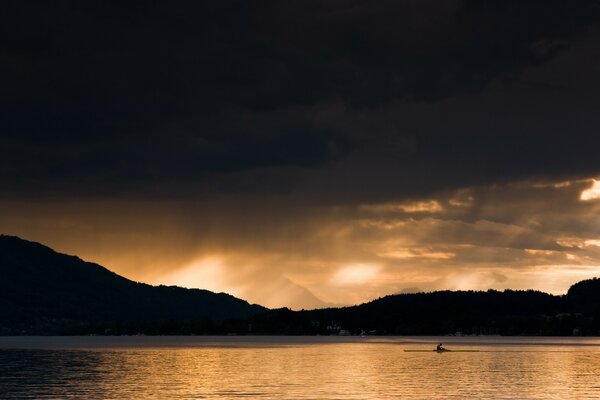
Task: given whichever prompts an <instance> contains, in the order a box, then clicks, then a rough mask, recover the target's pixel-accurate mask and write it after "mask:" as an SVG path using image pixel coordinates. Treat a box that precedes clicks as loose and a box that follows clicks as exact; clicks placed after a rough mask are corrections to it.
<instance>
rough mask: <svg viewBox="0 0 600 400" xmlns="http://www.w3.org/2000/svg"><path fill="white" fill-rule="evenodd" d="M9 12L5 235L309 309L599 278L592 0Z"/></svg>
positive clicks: (156, 279)
mask: <svg viewBox="0 0 600 400" xmlns="http://www.w3.org/2000/svg"><path fill="white" fill-rule="evenodd" d="M2 8H3V11H2V13H0V87H1V88H2V90H0V233H3V234H9V235H17V236H20V237H22V238H24V239H28V240H33V241H38V242H41V243H44V244H46V245H48V246H50V247H52V248H54V249H56V250H57V251H61V252H66V253H69V254H75V255H78V256H79V257H81V258H83V259H85V260H88V261H93V262H96V263H99V264H101V265H103V266H105V267H107V268H109V269H111V270H112V271H115V272H116V273H119V274H121V275H123V276H125V277H127V278H130V279H133V280H136V281H141V282H147V283H151V284H173V285H175V284H176V285H180V286H185V287H194V288H196V287H197V288H205V289H209V290H213V291H217V292H221V291H223V292H227V293H231V294H233V295H235V296H238V297H241V298H244V299H246V300H248V301H250V302H253V303H260V304H263V305H266V306H269V307H284V306H285V307H290V308H293V309H301V308H316V307H325V306H335V305H348V304H358V303H362V302H365V301H369V300H372V299H375V298H378V297H382V296H385V295H389V294H396V293H407V292H416V291H433V290H445V289H451V290H471V289H472V290H487V289H489V288H494V289H499V290H502V289H505V288H511V289H529V288H532V289H536V290H543V291H546V292H551V293H556V294H560V293H565V292H566V290H567V289H568V288H569V286H570V285H571V284H573V283H575V282H577V281H579V280H582V279H586V278H591V277H594V276H600V156H599V154H600V113H599V111H598V110H599V109H600V74H599V73H598V71H600V2H599V1H597V0H590V1H588V0H580V1H577V2H574V1H570V0H564V1H558V0H544V1H541V0H540V1H532V0H497V1H485V0H481V1H474V0H473V1H471V0H462V1H455V0H435V1H434V0H399V1H391V0H378V1H367V0H360V1H359V0H345V1H341V0H335V1H334V0H322V1H313V0H302V1H295V0H290V1H278V0H264V1H246V0H244V1H242V0H219V1H202V2H183V1H128V0H123V1H108V0H106V1H97V2H96V1H89V2H74V1H20V2H9V3H8V4H3V5H2Z"/></svg>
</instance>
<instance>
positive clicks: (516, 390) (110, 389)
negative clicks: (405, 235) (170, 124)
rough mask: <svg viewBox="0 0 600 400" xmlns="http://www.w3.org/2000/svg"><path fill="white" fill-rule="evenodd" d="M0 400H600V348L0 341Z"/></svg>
mask: <svg viewBox="0 0 600 400" xmlns="http://www.w3.org/2000/svg"><path fill="white" fill-rule="evenodd" d="M440 341H441V342H443V343H444V344H445V346H446V347H448V348H452V349H457V350H458V349H470V350H473V349H476V350H479V352H469V353H467V352H464V353H461V352H456V353H443V354H438V353H435V352H423V353H412V352H404V350H406V349H413V350H414V349H432V348H433V347H434V344H436V343H438V342H440ZM0 398H2V399H238V398H252V399H254V398H257V399H319V400H328V399H431V398H437V399H464V398H487V399H567V400H568V399H594V398H600V339H598V338H593V339H590V338H500V337H462V338H448V337H443V338H435V337H433V338H423V337H419V338H410V337H398V338H389V337H368V338H358V337H347V338H344V337H340V338H338V337H144V336H139V337H17V338H15V337H0Z"/></svg>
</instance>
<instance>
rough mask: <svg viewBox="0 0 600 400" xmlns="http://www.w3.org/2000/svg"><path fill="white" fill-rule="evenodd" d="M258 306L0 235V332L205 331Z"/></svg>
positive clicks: (253, 311) (243, 316) (242, 316)
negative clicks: (150, 280) (138, 278)
mask: <svg viewBox="0 0 600 400" xmlns="http://www.w3.org/2000/svg"><path fill="white" fill-rule="evenodd" d="M265 310H266V309H265V308H264V307H262V306H259V305H251V304H248V303H247V302H246V301H244V300H240V299H237V298H235V297H233V296H231V295H228V294H225V293H213V292H210V291H207V290H199V289H184V288H180V287H174V286H151V285H147V284H143V283H137V282H133V281H131V280H129V279H126V278H124V277H122V276H119V275H117V274H115V273H113V272H111V271H109V270H108V269H106V268H104V267H102V266H100V265H97V264H93V263H90V262H85V261H83V260H81V259H80V258H78V257H74V256H69V255H65V254H60V253H57V252H55V251H53V250H52V249H50V248H48V247H46V246H43V245H41V244H39V243H34V242H29V241H26V240H23V239H20V238H18V237H14V236H5V235H1V236H0V334H78V333H93V332H96V333H113V332H117V333H137V332H147V333H190V332H198V331H199V332H204V331H206V330H208V331H211V332H212V330H213V329H215V327H216V326H223V327H224V328H227V323H228V321H231V323H234V322H235V321H236V320H244V319H247V318H249V317H251V316H253V315H256V314H258V313H261V312H264V311H265Z"/></svg>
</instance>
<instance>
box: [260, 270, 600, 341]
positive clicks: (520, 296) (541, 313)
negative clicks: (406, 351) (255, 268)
mask: <svg viewBox="0 0 600 400" xmlns="http://www.w3.org/2000/svg"><path fill="white" fill-rule="evenodd" d="M251 321H252V324H251V325H252V328H253V331H254V332H255V333H265V334H268V333H270V334H291V335H294V334H315V335H316V334H318V335H338V334H340V333H341V334H353V335H356V334H366V335H368V334H379V335H448V334H459V335H541V336H571V335H586V336H590V335H600V280H599V279H592V280H587V281H582V282H579V283H577V284H575V285H573V286H572V287H571V288H570V290H569V292H568V294H567V295H565V296H553V295H550V294H547V293H542V292H538V291H533V290H528V291H514V290H505V291H502V292H500V291H495V290H488V291H486V292H474V291H458V292H451V291H441V292H433V293H416V294H401V295H393V296H387V297H384V298H381V299H377V300H375V301H372V302H370V303H366V304H362V305H359V306H354V307H345V308H329V309H322V310H311V311H298V312H293V311H290V310H287V309H280V310H271V311H269V312H267V313H264V314H259V315H257V316H255V317H254V318H252V319H251Z"/></svg>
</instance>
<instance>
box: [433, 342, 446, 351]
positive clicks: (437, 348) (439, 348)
mask: <svg viewBox="0 0 600 400" xmlns="http://www.w3.org/2000/svg"><path fill="white" fill-rule="evenodd" d="M435 349H436V350H437V351H444V350H446V349H445V348H444V346H442V344H441V343H440V344H438V345H437V347H436V348H435Z"/></svg>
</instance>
